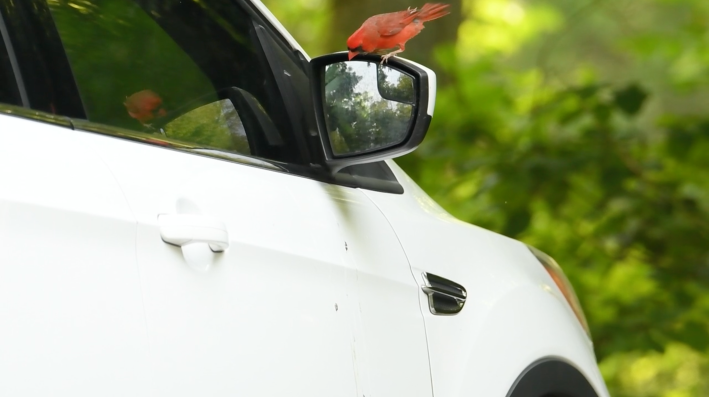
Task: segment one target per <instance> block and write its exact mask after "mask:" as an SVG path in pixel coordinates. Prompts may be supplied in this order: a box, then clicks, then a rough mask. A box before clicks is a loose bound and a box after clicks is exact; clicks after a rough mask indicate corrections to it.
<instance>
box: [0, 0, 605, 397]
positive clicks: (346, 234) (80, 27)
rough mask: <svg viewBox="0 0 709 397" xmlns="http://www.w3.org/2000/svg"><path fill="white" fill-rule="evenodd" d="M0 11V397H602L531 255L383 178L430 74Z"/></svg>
mask: <svg viewBox="0 0 709 397" xmlns="http://www.w3.org/2000/svg"><path fill="white" fill-rule="evenodd" d="M0 5H2V7H0V14H1V16H2V18H1V19H0V33H1V34H2V39H3V40H2V42H1V44H0V75H1V76H0V77H2V79H3V80H2V83H1V85H0V102H2V103H1V104H0V143H1V144H0V319H1V321H2V324H1V325H0V395H2V396H49V395H51V396H73V397H76V396H171V397H175V396H308V397H333V396H348V397H394V396H402V397H403V396H405V397H432V396H436V397H453V396H456V397H457V396H461V397H462V396H466V397H478V396H480V397H482V396H513V397H521V396H530V397H542V396H563V397H586V396H608V392H607V390H606V386H605V384H604V382H603V379H602V377H601V374H600V373H599V370H598V367H597V365H596V360H595V357H594V353H593V345H592V342H591V338H590V334H589V332H588V326H587V324H586V322H585V319H584V316H583V312H582V310H581V308H580V306H579V305H578V302H577V300H576V297H575V295H574V292H573V289H572V287H571V286H570V285H569V283H568V281H567V280H566V278H565V277H564V275H563V273H562V271H561V269H560V268H559V267H558V265H556V263H555V262H554V261H553V259H551V258H550V257H548V256H546V255H545V254H544V253H541V252H539V251H537V250H536V249H534V248H531V247H528V246H526V245H525V244H523V243H521V242H519V241H516V240H512V239H510V238H507V237H504V236H501V235H498V234H495V233H492V232H490V231H487V230H484V229H481V228H478V227H475V226H472V225H469V224H466V223H464V222H461V221H458V220H456V219H454V218H453V217H452V216H450V215H449V214H448V213H446V212H445V211H444V210H443V209H441V207H439V206H438V205H437V204H436V203H435V202H434V201H432V200H431V199H430V198H429V197H428V196H427V195H426V194H425V193H424V192H423V191H422V190H421V189H420V188H419V187H418V186H417V185H416V184H415V183H414V182H413V181H412V180H411V179H410V178H409V177H408V176H407V175H406V174H405V173H404V172H403V171H402V170H401V169H400V168H399V167H397V165H396V164H395V163H394V162H393V161H392V160H391V159H392V158H394V157H396V156H401V155H403V154H405V153H407V152H410V151H411V150H414V149H415V148H416V146H417V145H418V144H419V143H420V142H421V141H422V139H423V137H424V135H425V133H426V131H427V129H428V125H429V122H430V120H431V116H432V115H433V109H434V103H435V93H436V79H435V74H434V73H433V72H432V71H431V70H429V69H427V68H425V67H423V66H421V65H418V64H415V63H412V62H409V61H407V60H404V59H401V58H391V59H390V60H389V61H388V63H387V64H385V65H381V64H380V62H379V60H380V58H379V57H377V56H358V57H356V58H355V59H353V60H352V61H347V52H346V51H343V52H341V53H336V54H330V55H326V56H323V57H319V58H315V59H312V60H311V59H309V58H308V56H307V55H306V54H305V53H304V52H303V50H302V49H301V48H300V47H299V46H298V44H297V43H296V42H295V41H294V40H293V38H292V37H291V36H290V35H289V34H288V32H287V31H286V30H285V29H284V28H283V27H282V26H281V25H280V24H279V22H278V21H277V20H276V19H275V18H274V17H273V15H272V14H271V13H270V12H269V11H268V10H267V9H266V8H265V7H264V5H263V4H261V3H260V2H259V1H258V0H233V1H224V0H222V1H220V0H171V1H168V0H165V1H156V0H102V1H98V0H35V1H16V0H15V1H11V0H0Z"/></svg>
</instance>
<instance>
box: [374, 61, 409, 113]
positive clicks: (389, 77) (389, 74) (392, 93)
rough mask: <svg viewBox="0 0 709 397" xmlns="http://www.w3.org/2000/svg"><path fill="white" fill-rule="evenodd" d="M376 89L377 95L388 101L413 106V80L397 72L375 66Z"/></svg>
mask: <svg viewBox="0 0 709 397" xmlns="http://www.w3.org/2000/svg"><path fill="white" fill-rule="evenodd" d="M377 88H378V91H379V95H381V96H382V97H383V98H384V99H388V100H390V101H396V102H403V103H409V104H414V103H416V93H415V92H414V80H413V78H412V77H411V76H408V75H405V74H403V73H401V72H399V71H397V70H392V69H391V68H388V67H386V66H381V65H377Z"/></svg>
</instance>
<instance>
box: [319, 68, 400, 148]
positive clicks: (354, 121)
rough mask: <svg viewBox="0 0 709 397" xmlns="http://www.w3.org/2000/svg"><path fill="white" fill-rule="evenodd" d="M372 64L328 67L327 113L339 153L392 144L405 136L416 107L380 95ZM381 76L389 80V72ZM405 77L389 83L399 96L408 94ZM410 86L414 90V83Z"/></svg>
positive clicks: (332, 139) (332, 137)
mask: <svg viewBox="0 0 709 397" xmlns="http://www.w3.org/2000/svg"><path fill="white" fill-rule="evenodd" d="M373 65H374V64H372V63H370V62H367V63H365V62H341V63H337V64H333V65H330V66H328V67H327V68H326V71H325V114H326V122H327V127H328V131H329V134H330V142H331V144H332V147H333V152H334V153H335V154H336V155H344V154H355V153H362V152H367V151H372V150H376V149H381V148H385V147H389V146H392V145H395V144H397V143H399V142H401V141H402V140H403V139H404V138H405V136H406V133H407V131H408V127H409V123H410V121H411V116H412V114H413V106H412V105H410V104H405V103H396V102H393V101H390V100H387V99H384V98H382V97H381V96H380V95H379V92H378V88H377V77H376V76H375V73H376V71H377V69H376V67H372V66H373ZM383 69H388V68H387V67H384V68H383ZM396 73H398V72H396ZM379 75H381V76H383V78H384V79H386V73H381V74H379ZM402 76H404V78H400V79H399V82H398V83H397V84H394V83H390V82H389V81H387V83H386V84H388V85H387V87H388V88H390V89H391V90H392V92H396V93H397V95H407V94H406V90H407V87H406V78H407V77H408V76H405V75H402ZM402 81H403V82H402ZM410 86H411V89H413V84H411V83H410ZM409 95H410V94H409Z"/></svg>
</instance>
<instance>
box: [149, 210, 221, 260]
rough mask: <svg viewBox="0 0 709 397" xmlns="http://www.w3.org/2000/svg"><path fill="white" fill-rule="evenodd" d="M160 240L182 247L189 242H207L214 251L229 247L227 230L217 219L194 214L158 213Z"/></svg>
mask: <svg viewBox="0 0 709 397" xmlns="http://www.w3.org/2000/svg"><path fill="white" fill-rule="evenodd" d="M158 224H159V225H160V237H161V238H162V241H164V242H166V243H168V244H172V245H176V246H178V247H182V246H183V245H186V244H190V243H207V244H209V248H210V249H211V250H212V251H214V252H222V251H225V250H226V249H227V248H229V232H227V228H226V225H225V224H224V222H222V221H220V220H219V219H215V218H210V217H206V216H203V215H195V214H160V215H158Z"/></svg>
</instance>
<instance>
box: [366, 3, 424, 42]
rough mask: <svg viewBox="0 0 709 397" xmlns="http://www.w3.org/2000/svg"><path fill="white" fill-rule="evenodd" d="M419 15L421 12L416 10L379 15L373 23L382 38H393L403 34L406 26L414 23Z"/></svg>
mask: <svg viewBox="0 0 709 397" xmlns="http://www.w3.org/2000/svg"><path fill="white" fill-rule="evenodd" d="M418 13H419V11H418V10H417V9H415V8H412V9H411V10H404V11H398V12H390V13H388V14H382V15H377V18H376V20H374V21H373V22H374V25H375V26H376V27H377V33H379V35H380V36H382V37H386V36H393V35H395V34H397V33H399V32H401V30H402V29H404V28H405V27H406V25H408V24H410V23H411V22H413V20H414V19H416V16H417V15H418Z"/></svg>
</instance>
